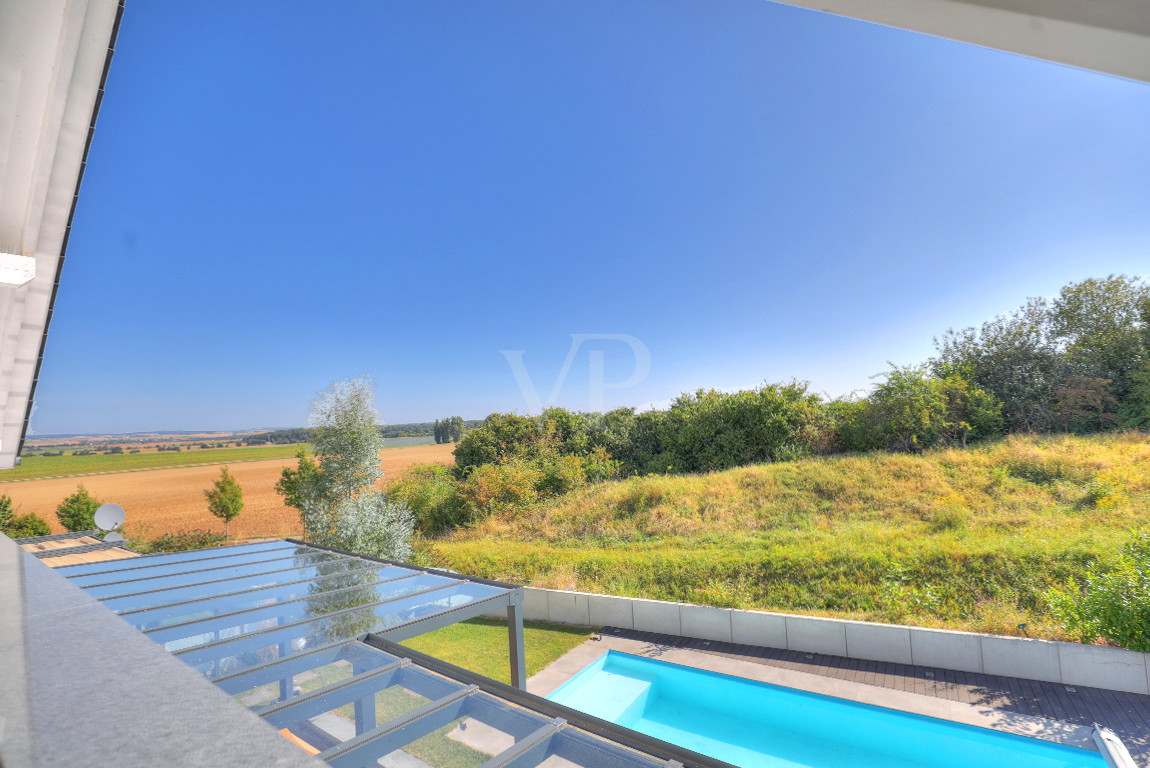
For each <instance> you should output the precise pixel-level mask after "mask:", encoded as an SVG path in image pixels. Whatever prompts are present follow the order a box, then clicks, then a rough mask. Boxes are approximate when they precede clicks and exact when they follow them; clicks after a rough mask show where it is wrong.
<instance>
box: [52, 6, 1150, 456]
mask: <svg viewBox="0 0 1150 768" xmlns="http://www.w3.org/2000/svg"><path fill="white" fill-rule="evenodd" d="M1148 137H1150V86H1147V85H1142V84H1137V83H1132V82H1128V81H1123V80H1119V79H1116V78H1112V77H1107V76H1103V75H1096V74H1091V73H1087V72H1082V71H1078V70H1074V69H1070V68H1067V67H1062V66H1058V65H1054V64H1049V63H1044V62H1038V61H1032V60H1028V59H1024V58H1021V57H1016V56H1012V55H1009V54H1004V53H998V52H992V51H987V50H982V49H978V48H974V47H970V46H966V45H962V44H958V43H952V42H947V41H942V40H937V39H933V38H928V37H925V36H919V35H915V34H912V33H908V32H902V31H897V30H891V29H886V28H882V27H878V26H874V25H868V24H863V23H860V22H855V21H849V20H845V19H840V18H836V17H832V16H828V15H824V14H820V13H815V12H811V11H804V10H799V9H794V8H790V7H786V6H780V5H775V4H773V3H770V2H766V1H765V0H694V1H693V2H683V1H680V0H627V1H626V2H619V1H618V0H602V1H599V2H595V1H589V0H580V1H579V2H573V1H572V0H563V1H556V2H546V3H541V2H538V1H537V0H531V1H528V0H522V1H519V0H517V1H515V2H509V1H506V0H492V1H491V2H483V3H477V2H474V0H460V1H459V2H442V1H439V0H435V1H431V2H367V1H366V0H364V1H363V2H358V3H322V4H316V3H314V2H307V3H303V2H278V3H275V4H268V3H243V2H239V3H237V2H234V1H232V0H229V1H228V2H196V3H173V2H167V1H166V0H132V2H130V3H129V4H128V7H127V10H126V12H125V14H124V20H123V25H122V27H121V29H120V35H119V39H118V42H117V47H116V55H115V59H114V60H113V63H112V68H111V73H110V76H109V78H108V91H107V94H106V96H105V98H104V101H103V105H102V107H101V111H100V117H99V122H98V124H97V128H96V134H95V139H94V142H93V145H92V148H91V152H90V154H89V158H88V167H87V172H86V174H85V177H84V183H83V187H82V189H81V195H80V202H79V206H78V209H77V212H76V217H75V221H74V223H73V229H72V237H71V242H70V243H69V246H68V258H67V261H66V263H65V265H64V271H63V279H62V284H61V287H60V292H59V296H58V299H57V303H56V314H55V317H54V318H53V321H52V325H51V330H50V332H49V337H48V345H47V350H46V358H45V360H44V365H43V369H42V371H41V376H40V384H39V390H38V392H37V410H36V412H35V414H34V417H33V421H32V429H33V431H34V432H35V433H39V434H45V433H58V432H103V431H110V432H121V431H143V430H154V429H241V428H251V427H270V426H298V425H302V424H303V423H304V422H305V420H306V414H307V406H308V402H309V400H310V399H311V397H312V396H313V395H314V393H315V392H316V391H317V390H319V389H322V388H323V387H325V386H326V385H327V384H328V383H329V382H331V381H332V380H334V379H338V378H344V377H348V376H354V375H359V374H370V375H373V376H374V377H375V378H376V380H377V384H378V392H379V399H378V401H377V405H378V407H379V408H380V410H381V412H382V415H383V417H384V418H385V419H386V420H387V421H388V422H390V423H399V422H405V421H422V420H428V419H433V418H436V417H440V416H447V415H452V414H459V415H462V416H464V417H466V418H481V417H483V416H485V415H486V414H487V413H489V412H492V411H496V410H519V411H521V412H522V411H525V410H526V408H527V401H526V400H525V398H524V396H523V394H522V392H521V390H520V387H519V385H518V384H517V381H516V378H515V376H514V375H513V372H512V369H511V367H510V366H509V364H508V361H507V359H506V358H505V357H504V355H502V354H501V350H524V351H525V352H524V355H523V360H524V362H525V364H526V370H527V372H528V374H529V376H530V377H531V378H532V380H533V381H534V383H535V385H536V386H537V388H538V390H539V392H540V395H541V396H542V397H543V399H546V398H547V394H548V392H549V391H550V390H551V388H552V387H553V386H554V383H555V381H556V377H557V376H558V373H559V370H560V368H561V366H562V365H563V361H564V358H565V357H566V356H567V354H568V350H569V347H570V346H571V336H570V334H573V333H613V334H627V335H629V336H633V337H635V338H637V339H639V340H640V341H642V343H643V344H644V345H645V346H646V347H647V349H648V350H649V352H650V363H651V366H650V373H649V375H648V376H647V377H646V378H645V379H644V380H643V381H642V382H641V383H639V384H637V385H636V386H632V387H629V388H625V389H617V390H610V391H608V392H607V393H606V401H605V404H606V405H607V406H608V407H612V406H615V405H633V406H638V407H640V408H644V407H647V406H649V405H650V404H652V403H655V404H659V405H663V404H665V403H666V402H667V400H668V399H669V398H671V397H673V396H675V395H676V394H678V393H680V392H682V391H684V390H691V389H694V388H697V387H716V388H720V389H737V388H745V387H751V386H754V385H756V384H758V383H760V382H762V381H763V380H768V381H778V380H787V379H790V378H792V377H794V378H799V379H806V380H809V381H810V382H811V385H812V388H813V389H815V390H816V391H820V392H827V393H829V394H831V395H838V394H842V393H845V392H848V391H850V390H854V389H860V388H865V387H867V386H869V385H870V384H871V383H872V381H871V379H870V377H871V376H872V375H873V374H876V373H879V372H881V371H883V370H884V369H885V368H886V363H887V361H891V362H894V363H898V364H909V363H916V362H920V361H922V360H924V359H925V358H927V357H928V356H929V355H930V354H931V353H932V351H933V346H932V341H931V340H932V337H934V336H936V335H939V334H941V333H942V332H944V331H945V330H946V329H947V328H948V327H961V326H966V325H971V324H976V323H980V322H981V321H983V320H985V319H988V318H990V317H992V316H993V315H995V314H998V313H1002V312H1006V311H1009V310H1011V309H1013V308H1014V307H1016V306H1018V305H1019V304H1021V303H1022V301H1023V300H1024V299H1025V298H1026V297H1027V296H1037V295H1046V296H1049V295H1053V294H1054V293H1055V292H1056V291H1057V290H1058V288H1059V287H1060V286H1061V285H1063V284H1065V283H1067V282H1069V281H1073V280H1080V279H1082V278H1085V277H1089V276H1105V275H1106V274H1109V273H1111V272H1116V273H1126V274H1142V275H1148V274H1150V269H1147V267H1148V266H1150V138H1148ZM595 350H600V351H601V352H602V360H603V365H604V378H605V379H606V380H607V381H615V382H619V381H622V380H624V379H627V378H628V377H629V376H630V375H631V372H632V369H633V367H634V362H633V356H632V354H631V350H630V347H628V346H627V345H625V344H622V343H619V342H617V341H599V342H589V343H587V344H585V345H584V346H583V347H582V348H581V349H580V350H579V353H578V354H577V355H576V356H575V358H574V359H573V362H572V364H571V368H570V371H569V375H568V377H567V379H566V380H565V382H564V386H563V387H562V388H561V390H560V393H559V398H558V402H559V404H562V405H566V406H568V407H572V408H577V409H586V408H587V407H588V404H589V397H590V389H591V387H590V383H589V382H590V378H589V376H590V373H589V364H590V363H589V361H590V360H591V359H592V355H591V354H590V352H592V351H595Z"/></svg>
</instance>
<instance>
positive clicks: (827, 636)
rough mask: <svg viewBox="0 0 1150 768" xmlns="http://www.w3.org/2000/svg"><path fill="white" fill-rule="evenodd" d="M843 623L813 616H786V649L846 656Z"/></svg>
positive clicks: (845, 638) (845, 637)
mask: <svg viewBox="0 0 1150 768" xmlns="http://www.w3.org/2000/svg"><path fill="white" fill-rule="evenodd" d="M844 624H845V622H842V621H835V620H834V619H820V618H815V617H813V616H787V648H789V649H790V650H792V651H803V652H805V653H829V654H831V655H834V656H846V655H847V634H846V628H845V626H844Z"/></svg>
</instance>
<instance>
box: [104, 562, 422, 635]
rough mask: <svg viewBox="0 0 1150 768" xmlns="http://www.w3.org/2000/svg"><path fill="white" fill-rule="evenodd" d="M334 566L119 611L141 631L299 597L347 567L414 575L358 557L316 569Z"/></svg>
mask: <svg viewBox="0 0 1150 768" xmlns="http://www.w3.org/2000/svg"><path fill="white" fill-rule="evenodd" d="M337 566H338V567H339V568H340V571H339V572H338V573H326V575H320V576H317V577H316V580H306V581H297V582H294V583H289V584H278V585H275V586H271V587H263V588H261V589H257V590H255V591H251V592H243V593H240V594H236V595H230V596H224V597H220V596H218V595H217V596H213V597H209V598H207V599H205V600H193V601H191V602H187V603H180V604H178V605H165V606H163V607H160V608H149V609H145V610H142V611H133V612H128V613H124V614H121V616H122V617H123V619H124V620H125V621H127V622H128V623H129V624H131V625H132V626H134V627H135V628H136V629H139V630H141V631H143V630H148V629H154V628H156V627H163V626H167V625H169V624H178V623H181V622H185V621H193V620H195V619H205V618H210V617H212V616H218V615H220V614H221V613H231V612H233V611H245V610H247V609H249V608H259V607H260V606H264V605H270V604H272V603H282V602H286V601H288V600H297V599H299V598H301V597H307V596H308V595H309V594H310V590H311V589H313V585H316V586H319V585H320V584H321V583H323V584H326V582H328V581H339V582H342V581H343V580H344V579H345V578H346V574H347V572H348V571H349V570H357V569H360V568H365V567H366V568H370V569H372V570H374V571H375V573H376V577H377V578H378V579H379V580H380V581H383V580H385V579H396V578H401V577H404V576H414V575H415V574H416V573H417V571H412V570H410V569H408V568H400V567H398V566H394V565H387V566H380V565H379V564H378V563H370V562H369V563H367V565H366V566H365V565H364V564H363V561H361V560H341V561H339V562H338V563H324V564H323V565H322V567H321V568H319V569H318V570H320V571H323V572H328V571H329V570H330V569H332V568H335V567H337ZM373 566H374V567H373Z"/></svg>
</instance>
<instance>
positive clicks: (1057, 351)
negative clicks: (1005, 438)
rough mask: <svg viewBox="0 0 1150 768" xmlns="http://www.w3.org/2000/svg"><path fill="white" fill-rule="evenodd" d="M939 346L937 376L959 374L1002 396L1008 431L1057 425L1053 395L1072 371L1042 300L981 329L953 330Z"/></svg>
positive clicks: (937, 341)
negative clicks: (1052, 400) (1069, 368)
mask: <svg viewBox="0 0 1150 768" xmlns="http://www.w3.org/2000/svg"><path fill="white" fill-rule="evenodd" d="M934 345H935V349H937V350H938V354H937V356H936V357H935V358H934V359H933V360H931V367H932V370H933V373H934V375H935V376H936V377H938V378H947V377H949V376H954V375H957V376H960V377H961V378H962V379H964V380H965V381H967V382H969V383H970V384H971V385H972V386H974V387H976V388H978V389H981V390H984V391H986V392H988V393H989V394H991V395H993V396H994V397H996V398H998V400H1000V401H1001V402H1002V418H1003V419H1004V421H1005V425H1006V427H1007V429H1009V430H1011V431H1027V432H1032V431H1041V430H1046V429H1050V428H1051V427H1053V426H1054V425H1055V421H1056V417H1055V414H1054V412H1053V410H1052V408H1051V399H1052V397H1053V395H1054V392H1055V390H1056V389H1058V387H1059V386H1061V384H1062V382H1063V380H1064V379H1065V378H1066V377H1067V375H1068V374H1069V371H1068V366H1067V362H1066V357H1065V355H1063V353H1062V350H1061V348H1060V346H1059V341H1058V339H1057V337H1056V334H1055V331H1054V329H1053V328H1052V326H1051V313H1050V308H1049V306H1048V305H1047V303H1046V302H1045V301H1044V300H1043V299H1031V300H1030V301H1028V302H1027V303H1026V304H1025V305H1023V306H1022V307H1021V308H1019V309H1018V310H1017V311H1015V312H1013V313H1012V314H1010V315H1006V316H1000V317H996V318H995V319H993V320H990V321H988V322H986V323H983V324H982V326H981V327H980V328H977V329H976V328H966V329H963V330H961V331H955V330H953V329H951V330H948V331H947V332H946V333H945V334H944V335H943V337H942V338H941V339H935V340H934Z"/></svg>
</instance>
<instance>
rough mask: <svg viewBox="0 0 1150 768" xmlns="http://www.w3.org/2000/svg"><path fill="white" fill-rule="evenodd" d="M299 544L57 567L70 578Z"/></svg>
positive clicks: (268, 544)
mask: <svg viewBox="0 0 1150 768" xmlns="http://www.w3.org/2000/svg"><path fill="white" fill-rule="evenodd" d="M295 546H298V545H297V544H292V543H291V542H287V541H264V542H261V543H259V544H240V545H237V546H234V547H211V548H209V549H196V550H192V551H190V552H164V553H162V554H158V555H141V556H140V557H134V558H132V559H131V560H129V561H127V562H124V561H111V562H103V563H80V564H79V565H62V566H60V567H59V568H57V569H56V573H61V574H63V575H65V576H67V577H68V578H72V577H73V576H82V575H85V574H89V573H106V572H111V571H123V570H131V569H133V568H142V567H147V566H150V565H154V564H156V563H178V562H187V561H191V560H205V559H208V558H213V557H231V556H232V555H243V554H250V553H252V552H264V551H267V550H272V549H290V548H292V547H295Z"/></svg>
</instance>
